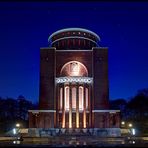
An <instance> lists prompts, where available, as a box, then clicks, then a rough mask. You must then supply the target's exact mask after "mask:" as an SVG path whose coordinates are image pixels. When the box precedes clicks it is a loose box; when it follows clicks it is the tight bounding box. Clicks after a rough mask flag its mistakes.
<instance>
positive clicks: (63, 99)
mask: <svg viewBox="0 0 148 148" xmlns="http://www.w3.org/2000/svg"><path fill="white" fill-rule="evenodd" d="M62 89H63V94H62V95H63V97H62V128H65V85H64V84H63V88H62Z"/></svg>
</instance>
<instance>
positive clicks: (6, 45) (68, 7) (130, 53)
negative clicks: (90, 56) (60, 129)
mask: <svg viewBox="0 0 148 148" xmlns="http://www.w3.org/2000/svg"><path fill="white" fill-rule="evenodd" d="M67 27H80V28H85V29H89V30H91V31H94V32H95V33H97V34H98V35H99V36H100V38H101V42H100V46H105V47H108V50H109V86H110V88H109V89H110V99H116V98H125V99H128V98H129V97H131V96H134V95H135V94H136V92H137V90H138V89H142V88H148V3H147V2H142V3H140V2H118V3H117V2H104V3H103V2H91V1H90V2H44V3H41V2H35V3H31V2H13V3H10V2H7V3H6V2H5V3H4V2H3V3H2V2H1V3H0V96H1V97H13V98H17V97H18V96H19V95H24V96H25V97H26V98H27V99H30V100H33V101H34V102H36V101H37V100H38V98H39V60H40V59H39V53H40V47H47V46H48V36H49V35H51V33H53V32H55V31H57V30H59V29H63V28H67Z"/></svg>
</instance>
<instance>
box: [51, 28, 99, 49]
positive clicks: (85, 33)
mask: <svg viewBox="0 0 148 148" xmlns="http://www.w3.org/2000/svg"><path fill="white" fill-rule="evenodd" d="M98 41H100V37H99V36H98V35H97V34H96V33H94V32H92V31H90V30H87V29H83V28H66V29H61V30H58V31H56V32H54V33H53V34H51V35H50V36H49V38H48V43H49V45H50V46H51V47H55V48H56V49H57V50H63V49H64V50H68V49H72V50H77V49H82V50H83V49H86V50H87V49H91V48H93V47H98Z"/></svg>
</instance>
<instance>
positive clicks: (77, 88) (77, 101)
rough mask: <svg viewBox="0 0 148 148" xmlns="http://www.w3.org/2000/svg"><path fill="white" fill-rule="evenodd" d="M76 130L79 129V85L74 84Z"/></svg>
mask: <svg viewBox="0 0 148 148" xmlns="http://www.w3.org/2000/svg"><path fill="white" fill-rule="evenodd" d="M76 128H79V84H78V83H77V84H76Z"/></svg>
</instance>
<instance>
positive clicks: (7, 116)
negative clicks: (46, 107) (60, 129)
mask: <svg viewBox="0 0 148 148" xmlns="http://www.w3.org/2000/svg"><path fill="white" fill-rule="evenodd" d="M37 108H38V105H37V104H33V103H32V102H31V101H28V100H27V99H26V98H25V97H23V96H22V95H20V96H18V98H17V99H14V98H9V97H7V98H0V133H3V132H6V131H8V130H9V129H11V128H12V127H14V126H15V124H16V123H17V122H19V123H22V125H23V127H24V128H25V127H27V126H28V110H31V109H37Z"/></svg>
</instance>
